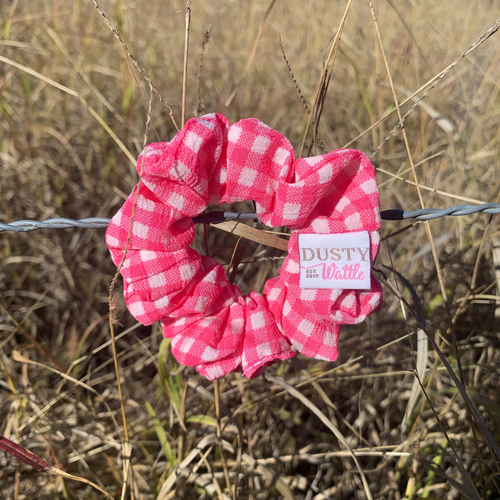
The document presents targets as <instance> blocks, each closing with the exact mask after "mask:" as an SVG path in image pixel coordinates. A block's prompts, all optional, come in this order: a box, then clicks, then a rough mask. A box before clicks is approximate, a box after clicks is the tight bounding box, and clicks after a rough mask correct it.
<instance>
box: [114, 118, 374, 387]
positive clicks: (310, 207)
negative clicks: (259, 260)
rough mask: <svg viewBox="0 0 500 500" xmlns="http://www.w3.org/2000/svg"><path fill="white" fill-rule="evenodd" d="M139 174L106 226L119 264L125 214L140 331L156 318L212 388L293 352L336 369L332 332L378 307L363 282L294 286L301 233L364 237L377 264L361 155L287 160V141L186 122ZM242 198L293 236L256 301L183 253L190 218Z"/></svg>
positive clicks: (142, 161) (146, 155)
mask: <svg viewBox="0 0 500 500" xmlns="http://www.w3.org/2000/svg"><path fill="white" fill-rule="evenodd" d="M137 170H138V172H139V173H141V171H142V176H141V182H140V183H139V185H138V187H136V188H135V189H134V191H133V192H132V193H131V195H130V196H129V198H128V199H127V201H126V202H125V203H124V205H123V206H122V207H121V209H120V210H119V212H118V213H117V214H116V215H115V216H114V217H113V219H112V220H111V224H110V226H109V228H108V230H107V232H106V242H107V244H108V246H109V248H110V251H111V256H112V259H113V262H114V263H115V264H116V265H117V266H118V265H119V264H120V262H121V261H122V258H123V255H124V251H125V248H126V246H127V240H128V237H129V230H130V220H131V217H132V214H133V225H132V231H131V234H130V241H129V243H128V249H127V254H126V257H125V261H124V264H123V267H122V269H121V274H122V276H123V280H124V293H125V300H126V304H127V307H128V309H129V311H130V312H131V313H132V315H133V316H134V317H135V318H136V319H137V320H138V321H139V322H141V323H143V324H144V325H150V324H152V323H154V322H156V321H161V325H162V327H163V333H164V335H165V337H170V338H171V348H172V353H173V354H174V356H175V357H176V359H177V360H178V361H179V362H180V363H181V364H184V365H188V366H196V369H197V370H198V372H199V373H200V374H202V375H204V376H205V377H207V378H209V379H210V380H213V379H216V378H219V377H222V376H224V375H225V374H227V373H229V372H232V371H242V372H243V373H244V375H245V376H247V377H248V378H252V377H254V376H256V375H257V374H259V373H260V372H261V371H262V369H263V368H265V367H266V366H267V365H269V364H271V363H273V362H276V361H278V360H285V359H288V358H291V357H293V356H295V352H294V351H293V350H292V349H291V346H294V347H295V350H297V351H298V352H300V353H302V354H304V355H306V356H310V357H312V358H316V359H321V360H329V361H335V360H336V358H337V345H338V338H339V330H340V325H341V324H356V323H359V322H361V321H363V320H364V319H365V318H366V317H367V316H368V315H369V314H370V313H371V312H373V311H375V310H376V309H377V308H378V307H379V306H380V305H381V302H382V290H381V286H380V284H379V283H378V281H377V280H376V279H375V278H374V276H373V275H370V282H371V286H370V289H369V290H341V289H302V288H300V286H299V278H300V276H299V275H300V268H299V246H298V236H299V234H302V233H303V234H331V233H349V232H354V231H368V234H369V238H370V252H369V253H370V257H371V262H373V261H374V260H375V258H376V256H377V252H378V246H379V240H380V238H379V233H378V229H379V227H380V213H379V197H378V188H377V183H376V180H375V173H374V168H373V166H372V165H371V163H370V161H369V160H368V158H367V157H366V156H365V155H364V154H363V153H361V152H359V151H356V150H337V151H332V152H330V153H328V154H324V155H322V156H316V157H311V158H300V159H297V160H295V159H294V151H293V148H292V146H291V144H290V143H289V141H288V140H287V139H286V138H285V137H284V136H283V135H281V134H280V133H278V132H276V131H275V130H273V129H272V128H270V127H268V126H267V125H265V124H263V123H262V122H260V121H258V120H256V119H244V120H241V121H239V122H237V123H235V124H233V125H230V124H229V122H228V120H227V119H226V118H225V117H224V116H222V115H220V114H209V115H206V116H203V117H201V118H192V119H190V120H189V121H187V122H186V124H185V126H184V127H183V129H182V130H181V131H180V132H179V133H178V134H177V135H176V136H175V137H174V138H173V140H172V141H171V142H165V143H154V144H150V145H148V146H147V147H146V148H145V150H144V151H143V153H142V154H141V155H140V156H139V158H138V161H137ZM137 190H138V193H137ZM245 200H254V201H255V204H256V209H257V214H258V216H259V217H260V219H261V220H262V221H263V222H264V224H266V225H268V226H273V227H277V226H287V227H289V228H290V229H291V230H292V231H291V237H290V240H289V245H288V256H287V257H286V259H285V260H284V262H283V265H282V267H281V270H280V274H279V276H278V277H275V278H272V279H269V280H268V281H267V283H266V284H265V287H264V292H263V294H259V293H256V292H251V293H250V294H249V295H247V296H244V295H242V293H241V291H240V289H239V287H238V286H236V285H231V284H230V283H229V281H228V279H227V277H226V273H225V271H224V268H223V267H222V265H221V264H219V263H218V262H217V261H216V260H215V259H213V258H211V257H208V256H201V255H200V254H199V253H198V252H196V251H195V250H194V249H192V248H191V247H190V245H191V243H192V242H193V240H194V237H195V226H194V223H193V221H192V217H195V216H197V215H199V214H201V213H202V212H203V211H204V210H205V209H206V208H207V207H208V204H209V203H212V204H220V203H235V202H239V201H245ZM134 203H135V205H136V206H135V212H134ZM133 212H134V213H133Z"/></svg>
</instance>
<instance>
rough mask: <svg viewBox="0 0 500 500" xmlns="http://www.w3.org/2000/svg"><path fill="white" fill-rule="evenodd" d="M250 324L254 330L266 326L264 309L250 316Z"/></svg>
mask: <svg viewBox="0 0 500 500" xmlns="http://www.w3.org/2000/svg"><path fill="white" fill-rule="evenodd" d="M250 324H251V325H252V329H253V330H258V329H259V328H263V327H264V326H266V320H265V319H264V313H263V312H262V311H259V312H256V313H254V314H252V315H251V316H250Z"/></svg>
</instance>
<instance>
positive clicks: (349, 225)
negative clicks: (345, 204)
mask: <svg viewBox="0 0 500 500" xmlns="http://www.w3.org/2000/svg"><path fill="white" fill-rule="evenodd" d="M344 224H345V227H346V229H348V230H349V231H355V230H356V229H361V228H362V227H363V223H362V222H361V216H360V215H359V212H356V213H355V214H352V215H350V216H349V217H346V219H345V221H344Z"/></svg>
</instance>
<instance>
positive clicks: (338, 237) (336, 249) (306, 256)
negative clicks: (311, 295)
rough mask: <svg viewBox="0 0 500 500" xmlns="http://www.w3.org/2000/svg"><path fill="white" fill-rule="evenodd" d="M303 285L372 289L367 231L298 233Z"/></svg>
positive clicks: (307, 286)
mask: <svg viewBox="0 0 500 500" xmlns="http://www.w3.org/2000/svg"><path fill="white" fill-rule="evenodd" d="M299 253H300V283H299V286H300V288H329V289H337V288H338V289H342V290H345V289H354V290H368V289H370V269H371V263H370V236H369V235H368V231H359V232H355V233H343V234H299Z"/></svg>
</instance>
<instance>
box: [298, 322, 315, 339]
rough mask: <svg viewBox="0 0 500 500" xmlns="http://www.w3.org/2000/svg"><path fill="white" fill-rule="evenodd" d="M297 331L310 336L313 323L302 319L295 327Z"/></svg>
mask: <svg viewBox="0 0 500 500" xmlns="http://www.w3.org/2000/svg"><path fill="white" fill-rule="evenodd" d="M297 328H298V330H299V332H300V333H302V334H303V335H305V336H306V337H310V336H311V333H312V332H313V330H314V323H311V322H310V321H307V319H303V320H302V321H301V322H300V323H299V326H298V327H297Z"/></svg>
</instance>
